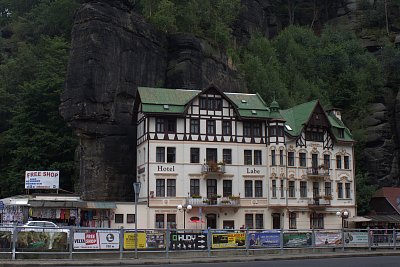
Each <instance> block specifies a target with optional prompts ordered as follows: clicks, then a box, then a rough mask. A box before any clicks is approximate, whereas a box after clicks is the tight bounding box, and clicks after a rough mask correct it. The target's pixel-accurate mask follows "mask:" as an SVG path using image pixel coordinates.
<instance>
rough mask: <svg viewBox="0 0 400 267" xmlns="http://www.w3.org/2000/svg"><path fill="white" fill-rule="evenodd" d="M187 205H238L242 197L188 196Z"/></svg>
mask: <svg viewBox="0 0 400 267" xmlns="http://www.w3.org/2000/svg"><path fill="white" fill-rule="evenodd" d="M186 204H187V205H192V206H193V207H202V206H219V207H224V206H225V207H236V206H239V205H240V198H234V199H232V198H229V197H220V198H206V197H200V198H194V197H188V198H187V199H186Z"/></svg>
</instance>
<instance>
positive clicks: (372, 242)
mask: <svg viewBox="0 0 400 267" xmlns="http://www.w3.org/2000/svg"><path fill="white" fill-rule="evenodd" d="M398 244H400V230H397V229H318V230H317V229H314V230H309V229H307V230H285V229H282V230H253V229H246V230H244V229H240V230H213V229H207V230H176V229H174V230H170V229H146V230H138V231H137V232H135V230H133V229H123V228H121V229H103V228H102V229H99V228H81V227H69V228H44V227H28V228H27V227H22V226H12V227H11V226H10V227H8V226H2V227H0V256H1V258H8V259H13V260H14V259H20V258H29V255H31V256H32V255H35V256H36V257H38V256H39V255H47V256H49V255H51V257H53V258H57V259H58V258H60V259H73V258H76V257H78V255H82V254H97V255H98V254H103V255H110V254H114V256H113V257H119V258H120V259H122V258H132V257H135V258H138V256H139V254H140V257H145V256H146V255H151V257H153V256H154V255H155V253H157V254H158V255H159V256H160V257H170V256H171V254H172V253H177V252H189V251H191V252H196V253H197V252H199V253H200V252H201V253H203V254H204V256H211V255H212V254H216V252H218V251H227V250H230V251H238V252H242V253H243V254H245V255H249V253H251V252H253V253H254V252H255V251H273V253H280V254H283V253H285V252H286V251H289V250H294V249H299V250H302V251H303V250H312V251H313V252H316V251H317V250H319V249H332V250H336V249H340V250H342V251H344V250H346V249H364V250H366V249H368V250H372V249H380V248H386V249H387V248H390V249H396V248H397V245H398ZM4 255H6V256H4ZM186 255H187V254H186ZM86 256H87V255H86ZM43 257H46V256H43ZM96 257H97V256H96Z"/></svg>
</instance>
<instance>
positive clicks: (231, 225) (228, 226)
mask: <svg viewBox="0 0 400 267" xmlns="http://www.w3.org/2000/svg"><path fill="white" fill-rule="evenodd" d="M223 228H224V229H235V221H223Z"/></svg>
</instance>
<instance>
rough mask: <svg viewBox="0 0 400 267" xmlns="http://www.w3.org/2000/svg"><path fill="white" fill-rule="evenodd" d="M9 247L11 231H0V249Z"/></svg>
mask: <svg viewBox="0 0 400 267" xmlns="http://www.w3.org/2000/svg"><path fill="white" fill-rule="evenodd" d="M10 248H11V231H0V249H10Z"/></svg>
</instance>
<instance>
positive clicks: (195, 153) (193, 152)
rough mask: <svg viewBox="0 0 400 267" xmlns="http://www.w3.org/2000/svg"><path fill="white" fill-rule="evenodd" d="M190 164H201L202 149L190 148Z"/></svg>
mask: <svg viewBox="0 0 400 267" xmlns="http://www.w3.org/2000/svg"><path fill="white" fill-rule="evenodd" d="M190 163H200V148H198V147H191V148H190Z"/></svg>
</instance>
